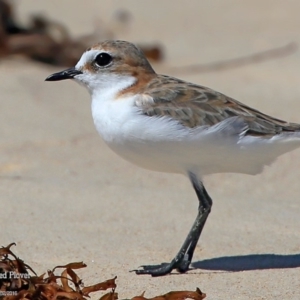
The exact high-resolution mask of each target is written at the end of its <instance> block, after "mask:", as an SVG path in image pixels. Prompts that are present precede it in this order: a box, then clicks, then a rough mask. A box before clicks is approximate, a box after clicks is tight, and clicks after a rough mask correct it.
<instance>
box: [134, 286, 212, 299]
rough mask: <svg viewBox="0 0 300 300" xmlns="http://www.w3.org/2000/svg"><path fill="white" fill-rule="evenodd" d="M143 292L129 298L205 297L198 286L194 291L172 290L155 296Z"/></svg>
mask: <svg viewBox="0 0 300 300" xmlns="http://www.w3.org/2000/svg"><path fill="white" fill-rule="evenodd" d="M144 294H145V292H143V293H142V295H141V296H136V297H133V298H132V299H131V300H184V299H188V298H189V299H194V300H202V299H204V298H205V297H206V294H204V293H202V292H201V290H200V289H199V288H197V289H196V291H195V292H192V291H172V292H169V293H167V294H164V295H161V296H156V297H153V298H146V297H144Z"/></svg>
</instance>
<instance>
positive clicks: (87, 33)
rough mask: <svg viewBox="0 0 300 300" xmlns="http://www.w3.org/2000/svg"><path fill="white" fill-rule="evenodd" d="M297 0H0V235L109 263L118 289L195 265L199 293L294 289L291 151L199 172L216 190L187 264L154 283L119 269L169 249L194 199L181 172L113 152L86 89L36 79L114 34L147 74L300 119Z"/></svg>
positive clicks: (295, 191) (189, 283)
mask: <svg viewBox="0 0 300 300" xmlns="http://www.w3.org/2000/svg"><path fill="white" fill-rule="evenodd" d="M299 11H300V2H299V1H295V0H287V1H276V0H244V1H239V0H227V1H223V0H210V1H199V0H189V1H174V0H164V1H160V0H151V1H150V0H149V1H148V0H145V1H139V0H122V1H106V0H103V1H96V0H85V1H80V0H72V1H67V0H63V1H62V0H51V1H48V0H39V1H36V0H26V1H17V0H15V1H8V0H7V1H1V5H0V13H1V20H2V25H1V28H0V95H1V98H0V99H1V101H0V111H1V118H0V149H1V155H0V191H1V200H0V205H1V209H0V226H1V232H0V237H1V241H0V242H1V245H6V244H8V243H10V242H17V245H18V246H17V247H18V248H17V249H18V251H17V253H18V254H19V255H20V256H21V257H22V258H24V259H25V260H27V261H28V262H30V264H31V265H33V266H36V268H38V270H40V271H41V272H42V271H44V270H45V269H46V267H47V268H50V267H51V266H53V265H55V264H62V263H67V262H69V261H76V260H79V261H81V260H85V262H86V263H87V264H88V265H89V267H90V268H91V269H89V270H87V271H85V272H86V273H87V275H86V276H87V279H88V280H90V281H91V282H90V283H92V282H93V278H94V276H102V278H103V277H105V278H108V277H109V276H110V275H112V276H113V275H116V274H117V275H119V279H118V280H119V286H120V289H119V292H123V294H122V295H123V296H127V297H130V296H132V292H131V290H130V289H129V286H130V283H132V280H134V282H135V287H134V291H137V292H141V291H143V290H145V289H147V287H149V286H151V289H152V290H151V292H150V291H149V294H148V295H149V296H150V294H151V293H153V294H154V295H155V294H157V292H160V291H161V288H162V287H164V292H167V291H169V290H171V289H178V288H180V289H192V290H194V289H195V287H196V286H199V284H200V283H199V281H200V280H199V278H200V276H201V286H200V287H201V288H202V289H203V291H204V292H206V293H207V294H208V295H210V297H211V298H209V299H219V298H220V294H222V296H223V297H224V299H233V298H232V297H234V295H236V293H238V295H239V298H238V299H249V297H250V296H251V297H253V299H271V298H270V297H271V296H272V297H273V296H274V295H275V296H276V295H277V296H278V295H280V294H281V292H282V291H284V295H285V297H286V298H287V296H288V297H289V299H297V298H293V297H294V296H295V293H296V291H297V290H298V291H299V288H300V287H299V282H298V281H297V278H299V276H298V275H299V274H297V273H296V272H297V268H296V267H299V265H300V262H299V257H298V256H289V255H292V254H293V255H295V254H297V253H299V251H300V246H299V227H300V218H299V213H300V208H299V182H298V181H299V180H298V178H299V167H298V161H299V157H300V152H299V151H294V152H292V153H290V154H287V155H285V156H283V157H280V158H279V159H278V161H277V162H276V163H275V164H274V165H273V166H271V167H270V168H267V170H266V171H265V172H264V173H263V174H262V175H259V176H255V177H250V176H246V175H237V174H216V175H213V176H210V177H208V178H205V182H206V186H207V190H208V192H209V193H210V194H211V196H212V198H213V199H214V200H215V202H214V207H213V212H212V214H211V216H210V218H209V220H208V222H207V225H206V228H205V230H204V232H203V236H202V237H201V242H202V243H201V244H199V245H198V247H197V250H196V252H195V262H196V264H195V265H194V267H195V268H196V269H195V270H194V271H193V272H192V273H191V274H189V275H184V276H171V277H164V278H161V279H159V281H154V282H153V281H151V278H148V277H137V276H135V275H134V274H133V273H128V270H130V269H134V268H136V267H138V266H139V265H141V264H145V263H158V262H161V261H168V260H170V259H171V256H172V255H173V254H175V252H176V250H177V248H179V246H180V244H181V242H182V239H183V237H184V236H185V235H186V232H187V231H188V229H189V227H190V225H191V223H192V220H193V218H194V216H195V212H196V208H197V202H196V200H195V199H196V198H195V196H194V194H193V190H192V189H191V187H190V184H189V182H188V180H186V179H184V178H183V177H181V176H178V175H170V174H159V173H154V172H150V171H146V170H141V169H139V168H137V167H135V166H132V165H131V164H129V163H127V162H125V161H123V160H122V159H121V158H119V157H117V156H116V155H115V154H113V153H112V152H111V151H110V150H109V149H108V148H107V147H106V145H105V144H104V143H103V142H102V140H101V139H100V138H99V137H98V135H97V133H96V130H95V129H94V125H93V122H92V117H91V113H90V99H89V95H88V93H87V92H86V91H85V90H84V89H82V87H80V86H78V85H76V84H75V83H73V82H70V81H66V82H59V83H50V82H44V79H45V78H46V77H47V76H48V75H49V74H51V73H54V72H56V71H59V70H62V69H64V68H66V67H68V66H72V65H74V64H75V63H76V61H77V59H79V57H80V56H81V53H82V52H83V51H84V49H86V48H88V47H89V46H91V45H92V44H95V43H97V42H98V41H101V40H103V39H122V40H127V41H131V42H134V43H136V44H138V45H139V46H141V47H142V48H143V50H144V51H145V52H146V54H147V56H148V57H149V60H150V61H151V63H152V65H153V67H154V69H155V70H156V71H157V72H158V73H163V74H168V75H171V76H175V77H179V78H181V79H184V80H187V81H191V82H194V83H197V84H201V85H204V86H208V87H210V88H213V89H215V90H218V91H220V92H222V93H224V94H226V95H228V96H231V97H233V98H235V99H237V100H239V101H241V102H243V103H245V104H247V105H250V106H252V107H255V108H257V109H259V110H261V111H263V112H265V113H267V114H271V115H273V116H275V117H278V118H280V119H286V120H288V121H293V122H300V115H299V109H300V84H299V82H300V68H299V67H300V54H299V51H298V44H299V43H300V34H299V28H300V18H299ZM283 202H284V204H283ZM283 206H284V209H282V208H283ZM4 228H5V229H4ZM267 253H271V254H274V253H275V254H276V253H277V254H280V255H281V254H284V255H286V256H285V257H284V259H283V260H282V261H281V260H280V258H279V262H278V261H276V260H275V261H276V262H275V264H273V265H272V263H271V262H270V263H268V261H267V264H266V265H265V264H262V260H263V258H262V257H261V256H259V255H260V254H267ZM248 254H255V255H257V257H256V260H254V261H253V264H252V263H251V264H250V265H251V267H250V271H248V272H238V271H243V270H244V269H243V266H244V265H245V264H246V256H247V255H248ZM226 256H228V257H229V256H230V257H231V258H232V260H231V261H230V262H231V263H232V264H233V268H234V270H236V269H237V270H238V271H237V272H231V271H230V268H228V267H227V265H226ZM224 257H225V258H224ZM215 258H219V259H220V258H221V261H223V262H224V261H225V263H223V264H222V263H221V264H220V265H219V266H220V267H219V269H218V270H217V271H220V272H216V271H215V270H213V271H212V269H213V267H212V265H213V262H214V261H213V260H214V259H215ZM202 259H206V260H207V261H208V264H206V266H208V267H205V268H204V267H203V266H202V265H201V260H202ZM222 259H223V260H222ZM280 263H283V265H282V264H280ZM201 266H202V267H201ZM279 266H281V267H279ZM248 269H249V268H248ZM91 270H92V271H91ZM259 270H260V271H259ZM298 272H299V269H298ZM102 274H105V275H102ZM170 278H171V279H170ZM278 282H280V284H281V289H278ZM258 283H260V285H259V284H258ZM229 286H230V287H231V288H228V287H229ZM131 288H132V284H131ZM214 297H215V298H214ZM217 297H219V298H217ZM259 297H262V298H259ZM263 297H266V298H263Z"/></svg>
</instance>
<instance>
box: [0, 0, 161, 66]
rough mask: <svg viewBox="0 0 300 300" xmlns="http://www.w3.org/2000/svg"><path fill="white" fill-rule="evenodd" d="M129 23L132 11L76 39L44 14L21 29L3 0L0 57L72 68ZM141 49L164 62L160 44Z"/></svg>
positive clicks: (58, 23) (9, 3)
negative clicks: (21, 57)
mask: <svg viewBox="0 0 300 300" xmlns="http://www.w3.org/2000/svg"><path fill="white" fill-rule="evenodd" d="M130 20H131V17H130V14H129V12H127V11H125V10H122V11H117V13H115V15H114V19H113V20H112V22H111V23H110V24H105V23H103V22H101V20H98V22H97V24H96V26H95V30H94V32H93V33H91V34H88V35H85V36H81V37H77V38H74V37H72V36H71V34H70V32H69V30H68V29H67V28H66V26H64V25H63V24H62V23H60V22H57V21H53V20H51V19H48V18H46V17H45V16H42V15H34V16H31V17H30V25H29V26H28V27H21V26H20V25H19V24H18V22H17V20H16V19H15V17H14V12H13V6H12V3H11V2H9V1H5V0H0V57H5V56H9V55H14V54H21V55H23V56H26V57H29V58H31V59H34V60H37V61H40V62H44V63H47V64H51V65H60V66H70V67H71V66H74V65H75V64H76V63H77V61H78V59H79V58H80V56H81V55H82V53H83V52H84V51H85V50H86V49H87V48H88V47H90V46H91V45H93V44H95V43H98V42H100V41H101V40H106V39H114V38H115V36H116V34H118V33H119V32H118V31H120V30H121V29H124V28H126V27H127V25H128V23H129V22H130ZM140 47H141V48H142V50H143V51H144V53H145V54H146V56H147V57H148V58H149V59H151V60H153V61H160V60H162V58H163V50H162V47H161V46H160V45H159V44H153V45H148V46H144V45H140Z"/></svg>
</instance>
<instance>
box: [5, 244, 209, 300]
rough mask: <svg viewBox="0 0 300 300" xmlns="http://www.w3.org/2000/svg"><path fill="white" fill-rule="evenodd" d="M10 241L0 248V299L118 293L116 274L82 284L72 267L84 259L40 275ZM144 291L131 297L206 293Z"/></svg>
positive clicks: (161, 299) (62, 299) (111, 299)
mask: <svg viewBox="0 0 300 300" xmlns="http://www.w3.org/2000/svg"><path fill="white" fill-rule="evenodd" d="M13 245H16V244H15V243H11V244H9V245H8V246H6V247H2V248H0V300H67V299H71V300H73V299H74V300H75V299H77V300H87V299H88V298H89V297H90V294H91V293H95V292H98V291H106V290H110V292H108V293H106V294H104V295H103V296H102V297H101V298H100V299H99V300H117V299H118V293H116V292H115V289H116V287H117V285H116V279H117V276H115V277H114V278H112V279H108V280H105V281H103V282H100V283H96V284H94V285H90V286H84V285H83V281H82V279H81V278H80V277H79V276H78V275H77V273H76V272H75V271H74V270H79V269H82V268H85V267H86V264H84V263H83V262H72V263H69V264H66V265H59V266H56V267H54V268H53V269H52V270H48V271H47V275H46V273H43V274H41V275H39V276H38V275H37V274H36V272H35V271H34V270H33V269H32V268H31V267H30V266H29V265H27V264H25V263H24V261H23V260H22V259H20V258H18V257H17V256H16V255H15V254H14V253H13V252H12V251H11V247H12V246H13ZM57 269H62V272H61V274H60V275H57V274H55V271H58V270H57ZM144 293H145V292H143V293H142V295H140V296H136V297H133V298H132V300H185V299H194V300H202V299H204V298H205V297H206V294H204V293H202V292H201V290H200V289H199V288H197V289H196V291H195V292H193V291H172V292H169V293H167V294H164V295H161V296H157V297H154V298H145V297H144Z"/></svg>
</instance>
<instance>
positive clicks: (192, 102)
mask: <svg viewBox="0 0 300 300" xmlns="http://www.w3.org/2000/svg"><path fill="white" fill-rule="evenodd" d="M63 79H74V80H75V81H76V82H78V83H80V84H81V85H83V86H85V87H86V88H87V89H88V91H89V93H90V95H91V99H92V105H91V106H92V115H93V119H94V123H95V126H96V129H97V131H98V132H99V134H100V135H101V136H102V138H103V140H104V141H105V142H106V143H107V145H108V146H109V147H110V148H111V149H112V150H113V151H114V152H116V153H117V154H118V155H120V156H121V157H123V158H124V159H126V160H128V161H130V162H132V163H133V164H136V165H138V166H140V167H143V168H146V169H150V170H155V171H161V172H169V173H180V174H184V175H186V176H187V177H188V178H189V180H190V181H191V183H192V186H193V188H194V190H195V192H196V195H197V197H198V200H199V207H198V213H197V217H196V220H195V222H194V224H193V226H192V228H191V230H190V232H189V233H188V235H187V237H186V239H185V241H184V243H183V245H182V247H181V248H180V250H179V252H178V253H177V255H176V256H175V257H174V259H173V260H172V261H171V262H170V263H167V264H166V263H165V264H161V265H157V266H148V265H145V266H142V269H138V270H135V272H136V273H137V274H150V275H152V276H161V275H165V274H168V273H170V272H171V271H172V270H174V269H177V270H178V271H179V272H186V271H187V270H188V269H189V265H190V263H191V261H192V257H193V253H194V250H195V247H196V245H197V243H198V240H199V237H200V234H201V232H202V229H203V227H204V225H205V222H206V220H207V217H208V215H209V213H210V211H211V207H212V199H211V197H210V196H209V195H208V193H207V191H206V189H205V187H204V185H203V176H204V175H208V174H213V173H224V172H230V173H244V174H252V175H255V174H258V173H260V172H261V171H262V170H263V168H264V166H266V165H269V164H271V163H272V162H273V161H274V160H275V159H276V158H277V157H278V156H280V155H281V154H283V153H286V152H289V151H291V150H293V149H295V148H297V147H299V146H300V133H299V131H300V125H299V124H296V123H289V122H285V121H282V120H279V119H276V118H274V117H271V116H268V115H266V114H263V113H261V112H259V111H258V110H255V109H253V108H251V107H249V106H247V105H244V104H242V103H241V102H238V101H236V100H234V99H232V98H230V97H227V96H225V95H223V94H221V93H219V92H217V91H214V90H212V89H209V88H207V87H204V86H200V85H197V84H193V83H190V82H186V81H183V80H180V79H177V78H173V77H170V76H165V75H159V74H156V73H155V71H154V70H153V68H152V67H151V65H150V63H149V62H148V60H147V59H146V57H145V56H144V54H143V53H142V51H141V50H140V49H139V48H138V47H136V46H135V45H133V44H131V43H129V42H125V41H104V42H101V43H99V44H97V45H95V46H93V47H91V48H90V49H87V51H86V52H84V53H83V55H82V57H81V58H80V60H79V61H78V63H77V64H76V66H75V67H74V68H70V69H67V70H65V71H62V72H59V73H55V74H52V75H50V76H49V77H47V79H46V80H47V81H57V80H63Z"/></svg>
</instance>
